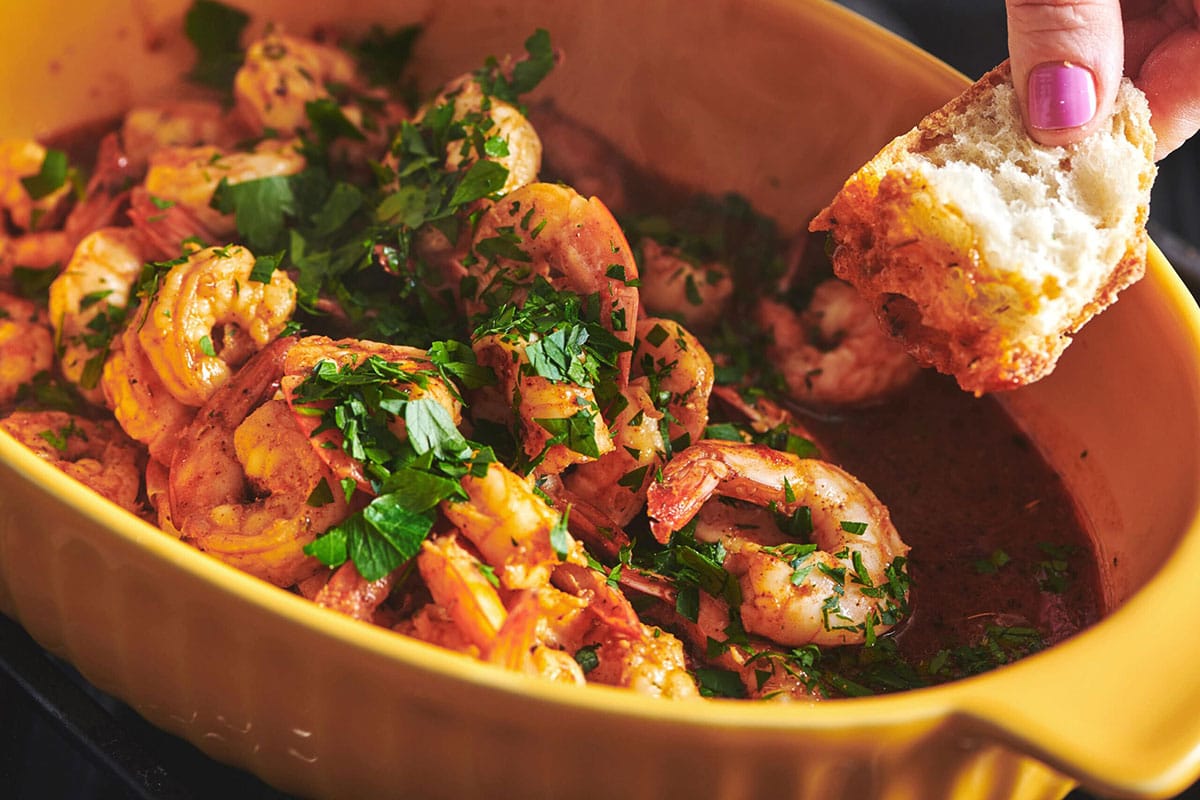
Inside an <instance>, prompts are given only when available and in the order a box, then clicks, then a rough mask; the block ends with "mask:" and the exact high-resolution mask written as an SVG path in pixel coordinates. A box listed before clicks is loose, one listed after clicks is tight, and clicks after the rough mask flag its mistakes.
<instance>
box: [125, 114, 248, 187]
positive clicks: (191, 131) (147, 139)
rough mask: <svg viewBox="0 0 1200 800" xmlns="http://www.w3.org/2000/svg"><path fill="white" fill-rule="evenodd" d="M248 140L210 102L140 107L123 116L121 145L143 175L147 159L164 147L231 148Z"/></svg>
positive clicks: (243, 133)
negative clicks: (202, 146) (208, 146)
mask: <svg viewBox="0 0 1200 800" xmlns="http://www.w3.org/2000/svg"><path fill="white" fill-rule="evenodd" d="M249 138H250V133H249V131H247V130H245V129H244V128H242V126H241V125H240V124H239V122H238V121H237V120H235V119H233V118H232V117H231V116H230V115H229V113H228V112H227V111H226V110H225V109H224V107H222V106H221V104H220V103H217V102H214V101H211V100H177V101H173V102H168V103H162V104H160V105H152V106H139V107H137V108H133V109H130V110H129V111H127V112H126V113H125V118H124V120H123V121H122V123H121V141H122V143H123V144H124V146H125V153H126V155H127V156H128V157H129V161H130V164H131V165H132V167H133V168H134V169H135V170H136V171H138V172H143V171H145V169H146V167H147V165H148V164H149V163H150V156H152V155H154V153H156V152H158V151H159V150H162V149H163V148H166V147H198V146H200V145H205V144H208V145H215V146H217V147H221V148H232V147H234V146H235V145H237V143H238V142H241V141H244V140H246V139H249Z"/></svg>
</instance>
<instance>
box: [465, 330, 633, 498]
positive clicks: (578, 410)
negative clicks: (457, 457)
mask: <svg viewBox="0 0 1200 800" xmlns="http://www.w3.org/2000/svg"><path fill="white" fill-rule="evenodd" d="M530 344H531V342H530V341H529V340H527V339H524V338H522V337H521V336H520V335H517V334H500V335H489V336H481V337H479V338H477V339H475V340H474V341H473V342H472V348H473V349H474V351H475V357H476V360H477V361H478V363H479V364H480V365H481V366H484V367H488V368H490V369H491V370H492V371H493V372H494V373H495V374H496V384H495V386H493V387H487V388H486V389H484V390H482V391H480V392H479V393H478V395H477V397H476V398H475V400H474V401H473V405H474V407H475V414H476V416H477V417H481V418H487V419H492V420H494V421H497V422H509V421H512V422H514V423H515V427H516V438H517V439H518V440H519V441H520V442H521V446H522V448H523V450H524V452H525V455H526V456H527V457H528V458H529V460H530V461H531V462H536V470H537V474H539V475H557V474H558V473H560V472H562V471H563V470H564V469H566V468H567V467H569V466H570V465H572V464H581V463H585V462H589V461H593V460H595V459H596V458H598V457H602V456H603V455H604V454H605V453H608V452H609V451H611V450H612V449H613V441H612V437H611V435H610V434H609V429H608V426H607V425H606V424H605V422H604V418H603V416H602V415H601V413H600V406H599V404H598V403H597V401H596V395H595V392H594V390H593V387H591V386H582V385H579V384H576V383H569V382H567V381H554V380H550V379H549V378H545V377H542V376H541V375H536V374H531V370H530V360H529V355H528V352H527V351H528V348H529V345H530ZM514 418H515V419H514ZM580 422H582V423H583V424H584V425H586V428H587V430H586V433H583V432H581V431H580V429H579V428H581V427H582V426H581V425H580V424H579V423H580ZM556 424H557V425H565V426H571V425H575V426H576V427H575V428H574V429H573V435H572V437H571V438H570V439H569V440H568V441H565V442H563V441H556V442H552V441H551V440H552V439H554V437H555V436H556V435H558V433H557V430H556V431H552V430H551V428H553V427H554V426H555V425H556ZM559 438H560V439H561V438H562V437H561V436H559Z"/></svg>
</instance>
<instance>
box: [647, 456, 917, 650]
mask: <svg viewBox="0 0 1200 800" xmlns="http://www.w3.org/2000/svg"><path fill="white" fill-rule="evenodd" d="M714 495H716V496H721V497H726V498H733V499H736V500H742V501H746V502H749V503H751V504H753V505H757V506H771V507H772V508H773V510H774V511H775V512H776V513H777V514H782V515H785V516H790V515H792V514H794V513H795V512H797V511H799V510H800V509H802V508H807V509H808V516H810V517H811V529H812V539H813V542H812V545H815V547H813V546H812V545H806V543H796V542H793V543H790V545H789V544H787V543H773V544H764V543H763V542H762V541H756V540H754V539H753V538H752V537H751V536H750V535H748V534H746V533H745V532H743V531H742V530H739V528H738V526H731V527H730V529H729V530H728V531H727V532H724V533H722V534H721V535H720V541H721V543H722V544H723V545H724V547H725V550H726V553H727V555H726V556H725V559H724V567H725V569H726V570H727V571H728V572H729V573H730V574H732V575H734V576H736V577H737V579H738V583H739V584H740V586H741V593H742V605H741V615H742V621H743V623H744V625H745V628H746V630H747V631H749V632H751V633H754V634H758V635H760V636H764V637H766V638H768V639H771V640H772V641H775V642H778V643H780V644H785V645H792V646H798V645H805V644H809V643H813V644H818V645H843V644H858V643H862V642H865V641H869V640H871V639H873V637H874V635H876V634H879V633H883V632H884V631H886V630H887V629H889V628H891V627H892V626H893V625H895V624H896V622H898V621H899V618H900V617H901V616H902V615H903V613H904V610H905V609H906V608H907V580H906V578H904V577H903V567H904V564H905V560H904V556H905V554H906V553H907V552H908V549H909V548H908V546H907V545H906V544H905V543H904V542H903V541H902V540H901V539H900V535H899V533H897V531H896V529H895V527H894V526H893V525H892V522H891V519H890V517H889V514H888V510H887V507H886V506H884V505H883V503H881V502H880V501H879V499H878V498H876V497H875V495H874V493H872V492H871V490H870V489H869V488H867V487H866V486H865V485H864V484H863V483H862V482H860V481H859V480H858V479H856V478H855V477H854V476H852V475H850V474H849V473H847V472H846V471H845V470H843V469H841V468H840V467H837V466H835V465H833V464H830V463H827V462H825V461H819V460H816V459H804V458H799V457H797V456H794V455H792V454H790V453H785V452H782V451H778V450H772V449H770V448H767V447H763V446H761V445H751V444H742V443H736V442H726V441H716V440H704V441H701V442H698V443H696V444H694V445H692V446H691V447H689V448H688V449H687V450H684V451H683V452H682V453H680V454H679V455H678V456H676V457H675V458H674V459H673V460H672V461H671V462H670V463H668V464H667V465H666V467H664V469H663V477H662V480H661V481H660V482H656V483H654V484H652V485H651V486H650V488H649V491H648V498H647V510H648V512H649V515H650V518H651V520H652V521H651V531H652V532H653V533H654V535H655V537H656V538H657V539H659V540H660V541H663V542H665V541H666V540H667V539H668V538H669V536H670V534H671V533H672V532H673V531H676V530H678V529H679V528H681V527H683V526H684V525H685V524H687V523H688V522H689V521H691V520H692V518H693V517H695V516H696V515H697V513H698V512H699V511H700V510H701V507H702V506H704V504H705V503H706V502H707V501H708V500H709V499H710V498H712V497H713V496H714Z"/></svg>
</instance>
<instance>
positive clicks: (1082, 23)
mask: <svg viewBox="0 0 1200 800" xmlns="http://www.w3.org/2000/svg"><path fill="white" fill-rule="evenodd" d="M1006 3H1007V7H1008V46H1009V55H1010V60H1011V64H1012V74H1013V84H1014V86H1015V87H1016V90H1017V96H1018V97H1019V98H1020V100H1021V108H1022V113H1023V114H1024V116H1025V126H1026V128H1027V129H1028V130H1029V133H1030V135H1031V136H1032V137H1033V138H1034V139H1035V140H1036V141H1038V142H1041V143H1042V144H1068V143H1070V142H1075V141H1078V140H1079V139H1082V138H1083V137H1084V136H1086V135H1087V134H1088V133H1090V132H1091V131H1092V130H1093V129H1094V128H1095V127H1096V126H1097V125H1099V124H1101V123H1102V122H1103V121H1104V120H1107V119H1108V116H1109V114H1110V113H1111V111H1112V104H1113V99H1114V98H1115V97H1116V93H1117V84H1118V83H1119V82H1120V78H1121V75H1122V73H1124V74H1126V75H1128V76H1129V77H1130V78H1132V79H1133V82H1134V84H1135V85H1136V86H1137V87H1138V88H1139V89H1141V90H1142V91H1143V92H1145V93H1146V98H1147V100H1148V101H1149V103H1150V112H1151V119H1150V124H1151V125H1152V126H1153V128H1154V132H1155V134H1156V135H1157V137H1158V145H1157V148H1156V150H1155V158H1156V159H1161V158H1163V157H1164V156H1166V155H1167V154H1168V153H1170V152H1171V151H1173V150H1174V149H1175V148H1177V147H1179V146H1180V145H1181V144H1183V143H1184V142H1185V141H1186V140H1187V139H1188V138H1190V137H1191V136H1192V135H1194V134H1195V133H1196V131H1197V130H1198V129H1200V0H1125V2H1124V3H1123V4H1122V3H1121V2H1119V0H1006Z"/></svg>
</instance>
